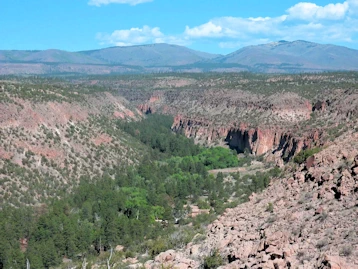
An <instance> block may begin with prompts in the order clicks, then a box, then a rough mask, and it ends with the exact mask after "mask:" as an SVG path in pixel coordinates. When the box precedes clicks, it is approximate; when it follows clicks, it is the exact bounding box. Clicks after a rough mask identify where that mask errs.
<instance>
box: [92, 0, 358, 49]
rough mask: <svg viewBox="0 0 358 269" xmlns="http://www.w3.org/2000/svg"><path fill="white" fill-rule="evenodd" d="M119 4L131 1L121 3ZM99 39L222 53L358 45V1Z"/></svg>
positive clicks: (135, 30) (302, 5)
mask: <svg viewBox="0 0 358 269" xmlns="http://www.w3.org/2000/svg"><path fill="white" fill-rule="evenodd" d="M91 1H92V2H93V1H102V2H103V1H105V0H91ZM106 1H108V2H109V1H110V0H106ZM138 1H142V2H143V1H146V0H137V2H138ZM117 2H129V1H125V0H117ZM133 2H135V1H133ZM97 38H98V39H99V40H100V41H101V44H106V45H107V44H110V45H118V46H128V45H136V44H144V43H171V44H178V45H189V44H191V43H194V42H203V43H204V42H205V44H209V43H210V42H212V44H214V43H215V44H218V46H219V47H220V48H222V49H232V48H235V49H237V48H240V47H243V46H247V45H250V44H251V45H255V44H262V43H268V42H271V41H277V40H291V41H292V40H298V39H301V40H308V41H313V42H318V43H341V44H342V43H347V42H356V43H358V0H346V1H345V2H342V3H331V4H328V5H325V6H319V5H317V4H315V3H311V2H300V3H298V4H296V5H294V6H292V7H291V8H289V9H288V10H286V12H285V13H283V15H281V16H277V17H249V18H244V17H230V16H227V17H218V18H213V19H211V20H209V21H207V22H203V23H202V24H200V25H196V26H195V25H194V26H186V27H185V29H184V31H183V32H182V33H180V34H175V35H168V34H164V33H162V32H161V30H160V29H159V28H158V27H154V28H151V27H149V26H143V27H142V28H131V29H127V30H117V31H114V32H113V33H110V34H106V33H105V34H103V33H102V34H101V33H100V34H98V35H97ZM208 42H209V43H208Z"/></svg>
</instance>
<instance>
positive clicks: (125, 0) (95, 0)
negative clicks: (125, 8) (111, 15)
mask: <svg viewBox="0 0 358 269" xmlns="http://www.w3.org/2000/svg"><path fill="white" fill-rule="evenodd" d="M152 1H153V0H90V1H89V2H88V4H89V5H91V6H97V7H99V6H101V5H108V4H129V5H131V6H135V5H138V4H142V3H147V2H152Z"/></svg>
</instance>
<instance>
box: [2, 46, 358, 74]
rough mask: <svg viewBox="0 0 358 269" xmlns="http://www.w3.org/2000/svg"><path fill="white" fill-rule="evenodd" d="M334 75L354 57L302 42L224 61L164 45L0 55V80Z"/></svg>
mask: <svg viewBox="0 0 358 269" xmlns="http://www.w3.org/2000/svg"><path fill="white" fill-rule="evenodd" d="M334 70H337V71H338V70H358V51H357V50H354V49H350V48H346V47H342V46H335V45H322V44H317V43H312V42H307V41H293V42H288V41H279V42H273V43H268V44H263V45H257V46H248V47H244V48H242V49H240V50H238V51H235V52H233V53H230V54H228V55H225V56H221V55H216V54H209V53H205V52H200V51H195V50H192V49H189V48H186V47H183V46H177V45H170V44H164V43H163V44H151V45H139V46H128V47H112V48H105V49H99V50H91V51H81V52H67V51H61V50H53V49H52V50H44V51H0V74H66V73H78V74H110V73H157V72H191V71H195V72H240V71H251V72H259V73H301V72H321V71H334Z"/></svg>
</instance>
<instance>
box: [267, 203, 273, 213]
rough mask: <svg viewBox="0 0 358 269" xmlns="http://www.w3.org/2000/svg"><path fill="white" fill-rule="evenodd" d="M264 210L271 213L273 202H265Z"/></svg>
mask: <svg viewBox="0 0 358 269" xmlns="http://www.w3.org/2000/svg"><path fill="white" fill-rule="evenodd" d="M266 211H267V212H270V213H273V204H272V203H268V204H267V207H266Z"/></svg>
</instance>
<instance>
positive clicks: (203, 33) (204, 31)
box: [185, 21, 223, 37]
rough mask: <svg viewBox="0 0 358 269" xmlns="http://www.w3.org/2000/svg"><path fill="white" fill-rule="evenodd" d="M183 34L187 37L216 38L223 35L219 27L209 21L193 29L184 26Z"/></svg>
mask: <svg viewBox="0 0 358 269" xmlns="http://www.w3.org/2000/svg"><path fill="white" fill-rule="evenodd" d="M185 34H186V35H187V36H189V37H218V36H222V35H223V29H222V27H221V26H219V25H215V24H214V23H213V22H211V21H209V22H208V23H205V24H202V25H200V26H197V27H194V28H190V27H189V26H186V27H185Z"/></svg>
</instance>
